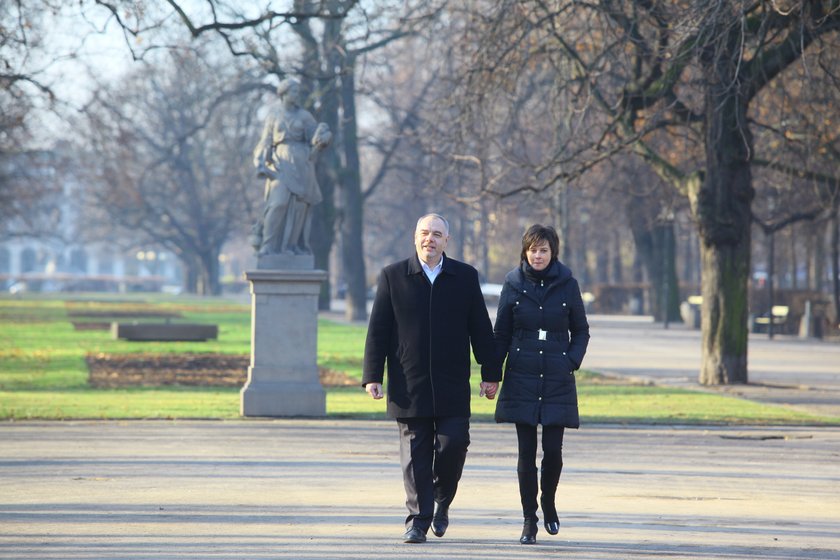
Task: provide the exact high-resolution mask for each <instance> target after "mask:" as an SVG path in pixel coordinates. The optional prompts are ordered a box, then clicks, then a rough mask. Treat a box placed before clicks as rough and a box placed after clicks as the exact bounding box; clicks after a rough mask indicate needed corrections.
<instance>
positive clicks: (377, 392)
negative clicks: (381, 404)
mask: <svg viewBox="0 0 840 560" xmlns="http://www.w3.org/2000/svg"><path fill="white" fill-rule="evenodd" d="M365 391H367V393H368V394H369V395H370V396H371V397H373V398H374V399H381V398H382V397H383V396H384V393H383V392H382V383H368V384H367V385H365Z"/></svg>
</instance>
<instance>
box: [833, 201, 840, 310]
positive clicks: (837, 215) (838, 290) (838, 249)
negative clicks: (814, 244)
mask: <svg viewBox="0 0 840 560" xmlns="http://www.w3.org/2000/svg"><path fill="white" fill-rule="evenodd" d="M831 210H832V212H831V286H832V288H833V293H834V322H835V324H837V325H840V199H838V196H837V195H835V196H834V204H833V205H832V209H831Z"/></svg>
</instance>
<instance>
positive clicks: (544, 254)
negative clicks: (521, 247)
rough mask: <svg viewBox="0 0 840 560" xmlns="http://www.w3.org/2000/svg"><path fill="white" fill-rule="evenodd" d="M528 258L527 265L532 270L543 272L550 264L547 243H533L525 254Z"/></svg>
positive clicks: (549, 252)
mask: <svg viewBox="0 0 840 560" xmlns="http://www.w3.org/2000/svg"><path fill="white" fill-rule="evenodd" d="M525 256H526V257H527V258H528V264H530V265H531V268H533V269H534V270H537V271H539V270H545V269H546V267H547V266H548V265H549V263H550V262H551V247H549V246H548V241H540V242H538V243H534V244H533V245H531V246H530V247H528V250H527V251H526V252H525Z"/></svg>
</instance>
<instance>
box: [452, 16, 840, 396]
mask: <svg viewBox="0 0 840 560" xmlns="http://www.w3.org/2000/svg"><path fill="white" fill-rule="evenodd" d="M479 4H483V3H479ZM788 4H789V5H787V6H780V5H779V3H777V2H741V1H737V0H734V1H733V0H716V1H714V2H689V1H685V2H681V1H670V2H665V1H663V2H629V1H608V0H602V1H598V2H589V3H583V2H573V1H565V2H550V3H549V2H543V1H539V0H535V1H531V2H500V3H497V4H496V5H494V6H492V8H491V7H490V6H484V5H483V6H482V8H484V10H482V11H481V12H479V11H478V10H476V12H475V13H474V14H473V18H474V20H473V23H472V25H471V27H472V28H474V29H475V31H474V33H473V34H471V35H470V36H469V37H468V38H467V39H468V42H467V43H465V44H466V46H465V47H464V48H463V49H462V50H463V51H466V53H467V54H468V55H469V57H470V59H469V61H468V64H467V68H468V72H467V78H468V80H467V81H466V82H465V83H466V84H467V87H466V88H465V90H464V91H465V94H466V95H468V96H469V100H470V102H473V103H472V104H473V106H478V107H480V109H479V110H480V111H482V112H483V113H484V114H486V113H487V107H488V102H486V99H487V98H488V97H490V95H489V94H490V92H504V93H505V94H507V95H512V96H514V98H518V97H519V96H520V95H521V92H520V91H519V90H520V89H521V88H522V84H523V83H524V82H525V80H523V79H522V78H523V77H524V76H527V75H530V74H533V73H547V74H549V75H551V76H552V84H553V87H554V88H555V90H556V92H553V93H550V95H551V96H552V98H553V99H557V100H562V102H561V103H560V104H559V108H560V111H562V112H566V113H570V114H573V115H575V121H573V122H574V123H576V124H575V126H574V127H573V129H572V130H571V131H570V133H568V134H564V135H562V141H561V142H557V143H556V144H555V145H553V146H551V147H550V148H549V149H548V150H545V151H544V153H546V156H545V157H543V158H541V159H540V160H539V161H538V162H537V164H536V165H533V166H532V167H531V168H532V169H534V171H535V172H536V173H534V174H533V175H532V177H531V178H530V179H529V180H528V181H521V182H520V183H519V185H518V186H515V187H512V188H510V189H508V191H510V190H517V189H518V190H528V189H531V190H540V189H550V188H552V187H553V186H554V185H555V184H557V182H558V181H560V180H563V181H571V180H575V179H577V178H578V177H581V176H582V175H583V174H585V173H586V172H587V171H588V170H590V169H592V168H593V167H595V166H597V165H599V164H600V163H601V162H603V161H604V160H606V159H608V158H610V157H611V156H612V155H613V154H615V153H618V152H622V151H628V152H634V153H637V154H639V155H640V156H642V157H644V158H645V160H646V161H647V162H648V164H649V165H650V166H651V167H652V169H654V170H655V171H656V172H657V173H659V174H660V176H662V177H663V178H664V179H666V181H668V182H669V183H670V184H671V185H672V186H674V187H675V188H677V189H678V190H679V191H680V192H682V193H684V194H686V195H687V196H688V198H689V200H690V202H691V208H692V213H693V215H694V216H695V219H696V222H697V226H698V228H699V234H700V240H701V261H702V266H703V290H702V291H703V322H702V331H703V342H702V355H703V359H702V364H701V369H700V382H701V383H704V384H727V383H745V382H747V313H748V298H747V286H748V278H749V273H750V248H751V243H750V241H751V237H750V224H751V203H752V200H753V197H754V187H753V184H752V173H751V166H752V162H753V159H754V157H755V146H754V141H753V132H752V128H751V124H750V119H749V112H750V108H751V107H752V102H753V100H754V99H755V98H756V96H757V95H758V94H759V93H760V92H762V91H763V90H764V89H765V88H766V87H767V86H768V84H770V83H771V82H772V81H773V80H774V79H776V78H778V77H779V76H780V75H781V73H782V72H784V70H785V69H787V68H788V67H790V66H791V65H793V64H796V63H797V61H799V60H800V58H801V57H802V55H803V53H804V52H806V51H809V50H814V49H823V48H830V47H829V46H828V45H823V44H821V43H825V42H826V41H829V40H831V39H836V33H835V31H836V29H837V28H838V25H840V8H838V7H837V6H835V5H834V4H833V3H829V4H826V3H822V2H792V3H788ZM814 71H818V70H817V69H814ZM819 71H822V69H819ZM491 85H492V87H491ZM787 85H789V86H790V87H800V86H801V84H799V83H790V84H787ZM560 94H563V95H565V99H563V98H562V97H561V95H560ZM479 116H482V117H483V116H484V115H483V114H482V115H479ZM553 122H555V123H556V125H557V126H558V128H559V127H561V126H563V125H562V123H563V122H564V120H563V119H560V118H557V117H555V118H554V121H553ZM692 146H699V147H701V149H702V152H701V153H697V152H692V151H691V149H688V150H680V148H691V147H692ZM508 152H509V150H508V151H506V153H508Z"/></svg>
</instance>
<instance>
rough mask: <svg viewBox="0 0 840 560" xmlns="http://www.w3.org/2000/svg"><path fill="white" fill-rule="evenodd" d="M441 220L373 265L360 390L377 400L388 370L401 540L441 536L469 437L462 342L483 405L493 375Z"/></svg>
mask: <svg viewBox="0 0 840 560" xmlns="http://www.w3.org/2000/svg"><path fill="white" fill-rule="evenodd" d="M448 241H449V223H448V222H447V221H446V220H445V219H444V218H443V217H442V216H440V215H438V214H427V215H425V216H423V217H422V218H420V219H419V220H418V221H417V227H416V229H415V232H414V245H415V248H416V251H417V254H416V256H412V257H410V258H408V259H406V260H403V261H400V262H397V263H394V264H391V265H389V266H386V267H385V268H384V269H382V272H381V273H380V275H379V286H378V287H377V290H376V298H375V299H374V301H373V309H372V311H371V315H370V323H369V326H368V333H367V340H366V341H365V358H364V369H363V375H362V384H363V385H364V387H365V390H366V391H367V392H368V393H369V394H370V395H371V396H372V397H373V398H374V399H381V398H382V397H383V396H384V395H383V392H382V381H383V378H384V370H385V363H386V362H387V364H388V416H390V417H392V418H396V420H397V425H398V426H399V430H400V464H401V466H402V471H403V482H404V483H405V493H406V507H407V508H408V517H407V518H406V522H405V525H406V532H405V535H404V539H403V540H404V541H405V542H407V543H421V542H425V540H426V532H427V531H428V530H429V527H430V526H431V527H432V532H433V533H434V534H435V535H437V536H438V537H442V536H443V534H444V532H445V531H446V528H447V527H448V526H449V505H450V504H451V503H452V499H453V498H454V497H455V492H456V490H457V488H458V481H459V480H460V478H461V472H462V470H463V468H464V460H465V458H466V454H467V447H468V446H469V443H470V438H469V417H470V346H472V351H473V354H474V355H475V358H476V361H477V362H478V363H480V364H481V378H482V381H481V384H480V394H481V395H482V396H486V397H487V398H488V399H492V398H494V397H495V395H496V391H497V389H498V386H499V380H500V379H501V367H500V365H499V364H498V363H497V359H496V356H495V352H494V346H493V328H492V325H491V323H490V317H489V316H488V314H487V306H486V305H485V303H484V297H483V296H482V294H481V287H480V285H479V282H478V272H477V271H476V270H475V269H474V268H473V267H471V266H469V265H467V264H464V263H462V262H458V261H456V260H454V259H451V258H449V257H447V256H446V255H445V254H444V252H443V251H444V249H445V248H446V244H447V242H448Z"/></svg>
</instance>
